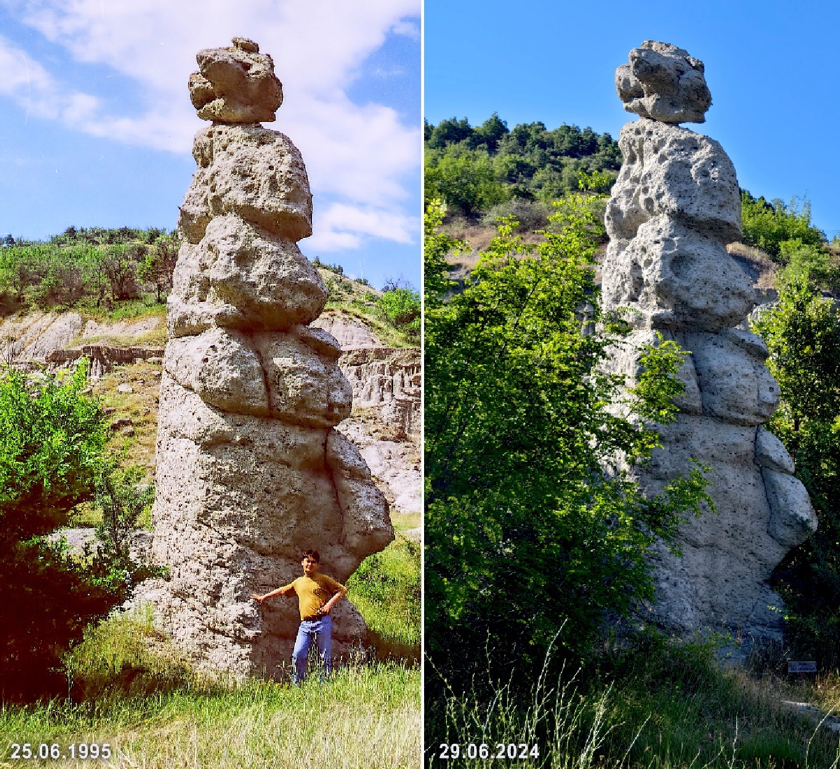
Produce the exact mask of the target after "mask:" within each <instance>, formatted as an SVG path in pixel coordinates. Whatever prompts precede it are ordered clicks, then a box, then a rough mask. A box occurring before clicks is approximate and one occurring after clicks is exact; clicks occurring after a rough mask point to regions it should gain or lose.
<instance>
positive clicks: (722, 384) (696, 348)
mask: <svg viewBox="0 0 840 769" xmlns="http://www.w3.org/2000/svg"><path fill="white" fill-rule="evenodd" d="M703 72H704V68H703V63H702V62H701V61H699V60H698V59H694V58H693V57H691V56H689V55H688V53H687V52H686V51H684V50H682V49H679V48H676V47H674V46H672V45H669V44H667V43H656V42H651V41H647V42H645V43H644V44H643V45H642V47H641V48H640V49H635V50H634V51H632V52H631V53H630V63H629V64H627V65H623V66H622V67H619V69H618V70H617V72H616V86H617V90H618V93H619V97H620V98H621V99H622V101H623V102H624V104H625V109H627V110H628V111H630V112H636V113H637V114H639V115H641V118H640V119H639V120H638V121H637V122H631V123H628V124H627V125H625V126H624V128H623V129H622V131H621V140H620V145H621V150H622V153H623V155H624V165H623V166H622V169H621V173H620V175H619V178H618V180H617V182H616V185H615V187H614V188H613V193H612V197H611V199H610V201H609V205H608V208H607V214H606V226H607V232H608V234H609V236H610V244H609V247H608V250H607V255H606V259H605V261H604V265H603V302H604V308H605V309H606V310H609V311H613V310H620V309H621V308H626V309H625V310H624V312H625V315H626V317H627V318H628V320H629V321H630V322H631V324H632V325H633V328H634V331H633V333H632V335H631V337H630V339H629V344H628V345H627V346H626V347H624V348H622V349H621V350H616V351H615V352H614V355H613V362H612V368H613V370H615V371H619V372H621V373H623V374H625V376H626V377H627V380H626V381H627V385H628V386H632V385H633V384H634V381H635V377H636V375H637V374H638V366H639V364H638V356H639V353H638V351H639V348H640V347H641V346H643V345H645V344H651V343H654V342H655V340H656V334H657V332H658V333H660V334H662V336H663V337H664V338H665V339H672V340H674V341H676V342H677V343H678V344H679V345H680V346H681V347H683V348H684V349H686V350H688V351H690V353H691V354H690V355H689V356H688V358H687V359H686V362H685V365H684V366H683V369H682V371H681V372H680V378H681V379H682V380H683V382H684V383H685V386H686V387H685V392H684V393H683V395H682V396H681V397H680V399H679V400H678V405H679V408H680V413H679V415H678V417H677V421H676V422H675V423H674V424H670V425H664V426H660V427H658V428H657V429H658V430H659V432H660V434H661V436H662V443H663V447H662V448H661V449H659V450H658V451H656V452H655V455H654V458H653V462H652V463H651V466H650V467H649V468H648V469H639V468H636V469H635V470H634V472H635V475H636V477H637V479H638V481H639V483H640V485H641V487H642V488H643V489H645V490H646V491H647V492H648V493H650V494H656V493H658V492H659V491H661V490H662V489H663V487H664V486H665V485H666V484H667V483H668V482H669V481H671V480H673V479H674V478H676V477H677V476H679V475H685V474H687V473H688V472H689V471H690V470H691V468H692V460H698V461H699V462H701V463H703V464H706V465H708V466H709V468H710V471H709V473H708V475H707V478H708V480H709V483H710V485H709V487H708V492H709V494H710V496H711V497H712V499H713V500H714V503H715V507H716V512H715V513H714V514H713V513H710V512H707V513H705V514H704V515H702V516H701V517H700V518H699V519H694V518H692V519H689V520H686V521H684V522H683V524H682V526H681V528H680V533H679V546H680V548H681V550H682V556H681V557H677V556H674V555H673V554H672V553H671V552H670V551H669V550H668V549H667V548H665V547H659V548H658V549H657V550H656V552H655V554H654V562H655V567H656V569H655V577H656V588H657V593H656V603H655V606H654V607H653V616H654V618H655V619H656V620H657V621H658V622H660V623H661V624H663V625H666V626H669V627H671V628H674V629H676V630H678V631H681V632H692V631H696V630H705V629H709V628H710V629H717V630H725V629H739V630H741V631H744V632H746V633H748V634H751V635H753V636H755V637H763V638H775V637H779V634H780V628H781V614H780V612H779V610H778V609H779V607H781V605H782V604H781V600H780V598H779V597H778V596H777V595H775V594H774V593H773V592H772V591H771V589H770V585H769V578H770V575H771V573H772V571H773V569H774V568H775V567H776V565H778V563H779V562H780V561H781V560H782V558H783V557H784V556H785V554H786V553H787V552H788V550H790V548H791V547H793V546H794V545H797V544H799V543H800V542H802V541H804V540H805V538H806V537H807V536H808V535H809V534H810V533H811V532H812V531H814V530H815V529H816V516H815V514H814V511H813V509H812V507H811V504H810V500H809V499H808V495H807V493H806V491H805V489H804V487H803V486H802V484H801V483H800V482H799V481H798V480H797V479H795V478H794V477H793V471H794V467H793V462H792V460H791V458H790V456H789V455H788V454H787V452H786V451H785V449H784V447H783V446H782V444H781V443H780V442H779V440H778V439H777V438H775V437H774V436H773V435H772V434H771V433H769V432H767V430H765V429H764V428H763V427H762V424H763V423H764V422H765V421H766V420H767V419H768V418H769V417H770V415H771V414H772V413H773V411H774V410H775V409H776V407H777V405H778V399H779V388H778V386H777V385H776V382H775V381H774V380H773V378H772V377H771V375H770V373H769V372H768V370H767V367H766V365H765V360H766V358H767V348H766V347H765V345H764V343H763V342H762V340H761V339H760V338H759V337H757V336H755V335H754V334H751V333H750V332H748V331H745V330H743V329H738V328H736V326H738V325H739V324H741V323H742V321H743V320H744V318H745V317H746V316H747V314H748V313H749V312H750V310H751V309H752V308H753V306H754V305H755V291H754V289H753V287H752V284H751V281H750V279H749V277H748V276H747V275H746V273H745V272H744V271H743V270H742V269H741V268H740V267H739V265H738V264H737V263H736V262H735V260H734V259H733V258H732V257H731V256H730V255H729V254H728V253H727V251H726V245H727V243H730V242H732V241H734V240H737V239H738V238H739V236H740V195H739V188H738V182H737V179H736V176H735V169H734V167H733V165H732V162H731V161H730V159H729V158H728V157H727V155H726V153H725V152H724V151H723V148H722V147H721V146H720V145H719V144H718V143H717V142H715V141H714V140H712V139H709V138H707V137H705V136H701V135H698V134H696V133H694V132H692V131H689V130H688V129H686V128H683V127H681V126H680V125H678V123H680V122H683V121H695V122H702V121H703V120H704V117H703V114H704V113H705V111H706V109H708V107H709V105H710V104H711V96H710V95H709V93H708V89H707V87H706V85H705V79H704V77H703ZM771 607H776V609H775V610H774V609H772V608H771Z"/></svg>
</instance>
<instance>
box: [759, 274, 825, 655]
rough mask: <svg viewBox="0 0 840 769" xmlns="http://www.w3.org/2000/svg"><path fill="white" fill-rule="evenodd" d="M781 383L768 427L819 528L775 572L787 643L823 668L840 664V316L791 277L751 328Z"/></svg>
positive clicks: (803, 283)
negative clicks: (787, 459)
mask: <svg viewBox="0 0 840 769" xmlns="http://www.w3.org/2000/svg"><path fill="white" fill-rule="evenodd" d="M753 328H754V330H755V331H756V332H757V333H759V334H760V335H761V336H762V338H763V339H764V341H765V342H766V343H767V347H768V350H769V351H770V357H769V359H768V361H767V365H768V367H769V368H770V371H771V373H772V374H773V376H774V377H775V378H776V381H777V382H778V383H779V389H780V403H779V408H778V410H777V411H776V413H775V414H774V415H773V417H772V418H771V420H770V421H769V422H768V425H767V426H768V427H769V428H770V429H771V430H772V431H773V432H774V433H775V434H776V435H777V436H778V437H779V438H780V439H781V440H782V442H783V443H784V444H785V446H786V447H787V449H788V451H790V453H791V455H792V456H793V457H794V459H795V461H796V475H797V477H798V478H800V480H801V481H802V482H803V483H804V484H805V487H806V488H807V490H808V493H809V494H810V496H811V502H812V503H813V505H814V509H815V511H816V513H817V518H818V520H819V528H818V529H817V532H816V533H815V534H814V535H813V536H812V537H811V538H810V539H809V540H808V541H807V542H805V543H803V544H802V545H800V546H799V547H797V548H794V550H792V551H791V552H790V554H789V555H788V556H787V557H786V558H785V560H784V561H783V562H782V564H780V566H779V567H778V568H777V569H776V573H775V579H776V582H777V588H778V589H779V591H780V592H781V594H782V595H783V597H784V598H785V601H786V602H787V604H788V608H789V615H788V622H789V637H790V638H789V640H791V641H792V643H793V644H794V646H795V648H797V649H798V650H800V651H802V652H803V653H807V654H813V655H815V656H816V657H818V658H820V659H821V660H822V662H823V663H824V664H831V665H836V664H838V662H840V318H838V315H837V310H836V307H835V306H834V302H832V301H831V300H828V299H824V298H823V297H821V296H819V294H817V293H816V292H815V291H814V290H813V288H811V287H809V285H808V283H807V281H806V280H805V279H804V278H802V277H800V278H798V279H795V280H792V281H791V282H790V283H788V284H787V285H786V286H785V287H784V288H783V289H782V291H781V293H780V296H779V305H778V307H776V308H774V309H769V310H765V311H764V312H763V313H761V315H760V316H759V318H758V319H757V321H756V322H755V323H754V324H753Z"/></svg>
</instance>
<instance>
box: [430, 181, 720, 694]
mask: <svg viewBox="0 0 840 769" xmlns="http://www.w3.org/2000/svg"><path fill="white" fill-rule="evenodd" d="M429 217H430V221H429V223H428V224H427V230H426V238H427V240H426V268H425V271H426V291H427V295H426V300H425V307H426V316H425V335H426V336H425V367H426V368H425V382H426V393H425V441H426V444H425V451H426V465H425V467H426V518H425V536H426V572H425V573H426V581H425V590H426V605H427V607H429V609H428V610H427V613H426V617H427V623H426V648H427V650H428V651H429V653H430V655H431V659H432V662H433V663H434V664H435V665H436V666H437V667H438V668H439V669H441V668H444V673H446V672H447V671H448V672H452V670H458V671H459V672H458V677H459V678H460V679H462V680H463V679H464V677H465V676H468V674H469V670H470V669H471V665H472V664H473V663H474V662H476V661H477V660H478V658H479V657H482V658H483V654H482V653H481V650H482V649H483V648H484V647H485V644H487V643H492V644H493V645H494V647H495V649H496V651H495V654H494V658H496V659H497V660H498V662H499V663H500V664H501V665H503V666H506V665H508V662H509V661H508V660H507V659H506V656H505V655H506V652H505V651H503V650H504V649H512V648H514V647H515V648H516V650H517V652H516V656H517V660H518V661H519V662H520V663H522V664H523V665H527V664H528V663H529V662H533V661H534V660H535V659H536V658H537V657H539V656H540V655H541V653H542V652H544V650H545V648H546V646H547V644H549V642H550V641H551V639H552V638H553V637H554V635H555V634H556V633H557V632H558V630H559V629H560V628H561V627H564V628H565V629H564V631H563V638H562V640H563V643H565V644H566V645H567V646H569V647H572V648H577V649H583V648H585V646H586V644H587V642H588V641H589V640H590V639H591V637H592V634H593V633H594V632H595V630H596V628H597V627H598V625H599V623H600V621H601V619H602V618H603V616H604V611H606V610H608V609H610V610H613V611H616V612H618V613H623V614H626V613H627V612H628V611H629V610H630V608H631V606H632V605H633V602H634V601H638V600H640V599H642V598H645V597H649V596H650V594H651V589H652V588H651V581H650V576H649V571H648V566H647V561H646V553H647V550H648V548H649V546H650V545H651V543H652V542H653V541H654V539H655V538H656V537H662V538H664V539H666V540H670V539H671V538H672V536H673V533H674V531H675V527H676V522H677V518H678V515H680V514H682V513H685V512H686V511H687V510H692V511H698V510H699V505H700V503H701V500H702V499H703V498H704V492H703V489H704V484H703V480H702V475H701V473H700V472H699V471H698V472H696V473H694V474H693V475H692V476H691V477H689V478H685V479H682V480H679V481H677V482H676V483H674V484H672V486H671V487H669V488H668V489H667V490H666V491H665V492H664V493H663V494H662V495H661V496H659V497H657V498H654V499H646V498H644V497H643V496H642V495H641V494H640V493H639V492H638V490H637V488H636V487H635V485H634V484H633V483H632V482H630V481H629V480H628V478H627V477H626V475H625V474H624V473H623V472H622V471H621V469H620V468H619V467H618V466H617V465H616V462H615V459H616V457H617V456H618V455H621V456H623V457H624V458H625V460H626V461H628V462H630V463H633V462H636V461H641V462H643V461H645V460H646V458H647V457H649V455H650V452H651V451H652V449H653V448H654V446H656V445H657V443H658V436H657V435H656V433H655V432H654V431H653V430H651V429H648V428H646V427H644V426H643V424H644V421H645V420H649V419H653V418H656V419H659V420H668V419H670V418H671V417H672V415H673V413H674V410H675V409H674V407H673V405H672V403H671V399H672V398H673V397H674V395H675V394H676V393H677V392H679V390H680V389H681V386H680V385H679V383H678V382H677V381H676V379H675V376H674V374H675V372H676V371H677V370H678V368H679V367H680V365H681V361H682V353H681V351H679V350H678V349H677V348H676V347H675V346H674V345H673V344H672V343H662V344H660V345H659V346H657V347H654V348H651V349H649V350H647V352H646V355H645V359H644V364H645V366H646V368H647V371H648V372H649V374H650V375H649V376H647V377H643V378H642V380H641V383H640V385H639V386H638V387H637V388H636V389H635V390H634V391H633V392H632V393H629V394H628V393H625V394H622V392H621V391H620V384H621V382H620V378H619V377H616V376H613V375H610V374H608V373H605V372H604V370H603V369H602V367H601V365H600V364H601V363H602V362H603V361H604V360H605V358H606V356H607V355H608V348H609V347H610V346H611V345H614V344H620V343H621V339H622V336H623V333H624V332H625V331H626V328H625V326H624V325H623V324H622V323H621V322H620V321H618V320H615V319H612V318H609V317H606V316H603V315H602V314H601V312H600V310H599V309H598V301H597V289H596V286H595V283H594V279H593V273H592V270H591V262H592V260H593V257H594V253H595V248H596V245H597V243H598V241H599V239H600V236H601V232H600V229H601V227H602V226H603V225H601V223H600V222H599V221H598V220H597V219H596V218H595V217H594V216H593V215H592V206H591V205H590V203H589V201H588V200H587V199H586V197H585V196H584V195H583V194H580V193H576V194H573V195H569V196H567V197H566V198H565V199H564V210H563V212H562V218H563V222H564V225H563V226H562V227H561V228H560V229H559V231H557V232H548V233H546V234H545V235H544V239H543V241H542V242H541V243H540V244H539V245H537V246H529V245H527V244H525V243H523V242H522V241H521V240H520V239H518V238H517V237H514V236H513V235H512V228H513V226H514V223H512V222H506V223H504V224H503V225H502V226H501V227H500V231H499V236H498V237H497V238H496V239H495V240H493V242H492V243H491V244H490V246H489V247H488V249H487V250H486V251H485V252H484V253H483V254H482V256H481V259H480V261H479V263H478V265H477V267H476V268H475V270H474V271H473V273H472V275H471V279H470V281H469V282H468V283H467V285H466V287H465V288H464V290H463V291H462V292H460V293H457V294H455V295H454V296H453V297H452V298H451V299H449V300H447V301H443V296H442V292H444V291H446V288H447V283H448V279H447V276H446V274H445V273H446V268H445V262H444V261H443V260H442V258H441V255H442V252H444V251H445V250H446V249H448V248H451V247H452V246H453V245H454V243H453V241H452V240H451V239H449V238H447V237H446V236H445V235H442V234H441V233H439V232H437V230H436V228H435V226H434V225H435V223H436V222H438V221H439V220H440V213H439V209H436V208H434V207H432V208H431V209H430V212H429ZM640 420H642V421H640ZM608 468H609V469H608ZM564 619H565V620H566V624H565V626H564V625H563V621H564ZM456 650H458V651H456Z"/></svg>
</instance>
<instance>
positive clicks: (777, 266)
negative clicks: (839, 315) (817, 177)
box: [425, 113, 840, 296]
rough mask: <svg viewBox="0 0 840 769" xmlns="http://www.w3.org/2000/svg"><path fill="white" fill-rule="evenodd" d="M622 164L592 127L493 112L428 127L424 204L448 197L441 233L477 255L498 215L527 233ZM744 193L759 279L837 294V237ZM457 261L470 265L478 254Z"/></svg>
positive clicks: (747, 241) (749, 257)
mask: <svg viewBox="0 0 840 769" xmlns="http://www.w3.org/2000/svg"><path fill="white" fill-rule="evenodd" d="M620 168H621V151H620V150H619V147H618V142H616V141H614V140H613V138H612V137H611V136H610V135H609V134H607V133H604V134H598V133H597V132H596V131H594V130H593V129H591V128H589V127H587V128H583V129H581V128H578V127H577V126H574V125H566V124H564V125H562V126H560V127H558V128H554V129H548V128H547V127H546V126H545V124H544V123H542V122H539V121H538V122H534V123H523V124H519V125H516V126H514V127H513V128H512V129H509V128H508V126H507V123H506V122H505V121H504V120H502V119H501V118H500V117H499V116H498V114H496V113H493V115H491V116H490V117H489V118H488V119H487V120H486V121H485V122H484V123H482V124H481V125H478V126H471V125H470V124H469V122H468V121H467V120H466V119H465V118H464V119H461V120H458V119H456V118H450V119H447V120H442V121H441V122H440V123H438V124H437V125H432V124H430V123H428V122H427V123H426V125H425V183H426V186H425V195H426V203H427V205H428V204H429V203H430V202H431V201H432V200H441V201H442V202H443V203H444V204H445V206H446V215H445V219H444V225H443V228H444V231H446V232H447V234H449V235H451V236H452V237H454V238H458V239H462V240H466V241H468V242H469V246H470V249H469V250H471V251H472V252H473V253H475V252H477V251H481V250H484V249H485V248H486V247H487V246H488V245H489V243H490V240H491V238H492V237H493V235H494V233H495V228H496V222H497V221H498V219H499V218H500V217H506V216H512V217H514V218H515V219H516V221H517V232H518V233H519V234H522V235H525V236H526V237H528V236H529V235H530V234H531V233H533V232H534V231H535V230H541V229H546V228H550V227H551V226H552V225H551V223H550V222H549V216H550V215H551V214H552V212H553V204H554V203H555V202H556V201H558V200H560V199H561V198H562V196H563V195H565V194H567V193H569V192H574V191H576V190H577V189H578V187H579V181H580V178H581V174H583V175H584V176H585V177H586V178H587V187H588V189H589V190H590V191H591V192H593V193H599V192H609V190H610V189H611V187H612V184H613V183H614V181H615V179H616V178H617V176H618V171H619V169H620ZM741 193H742V195H741V197H742V208H741V225H742V229H743V243H742V244H741V246H742V247H741V248H736V249H735V253H736V256H737V257H739V258H740V259H741V260H742V262H746V263H748V264H749V265H750V267H751V268H752V269H753V270H754V271H756V272H757V273H759V275H760V276H761V277H763V282H761V281H760V285H762V287H764V288H768V287H773V286H775V283H776V282H777V281H778V282H779V283H780V284H781V283H784V282H786V281H789V280H790V279H793V278H795V277H797V276H800V275H801V276H804V277H806V279H808V280H810V281H812V283H813V284H814V285H816V286H817V287H818V288H819V289H820V290H823V291H827V292H830V293H832V294H833V295H835V296H840V239H838V238H835V239H834V241H833V242H831V243H829V242H827V240H826V237H825V234H824V233H823V232H822V231H820V230H819V229H818V228H817V227H815V226H814V225H813V223H812V222H811V205H810V203H809V202H808V201H807V200H803V199H800V198H796V197H794V198H792V199H791V200H790V201H789V202H785V201H783V200H779V199H775V200H766V199H765V198H764V197H760V196H759V197H755V196H753V195H752V194H751V193H750V192H749V191H747V190H742V191H741ZM600 213H601V216H603V208H602V209H601V211H600ZM534 242H536V241H534ZM603 242H604V243H605V241H603ZM459 261H460V262H461V264H462V267H464V268H466V269H467V270H469V269H471V268H472V266H473V265H474V263H475V258H471V257H470V256H469V255H463V254H462V255H461V257H460V259H459Z"/></svg>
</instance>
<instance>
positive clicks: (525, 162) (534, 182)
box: [425, 112, 621, 216]
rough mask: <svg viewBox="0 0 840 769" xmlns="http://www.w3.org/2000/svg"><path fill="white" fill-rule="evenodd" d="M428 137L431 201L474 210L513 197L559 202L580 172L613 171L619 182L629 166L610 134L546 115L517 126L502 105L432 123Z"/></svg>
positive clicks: (611, 176)
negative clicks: (482, 114) (480, 115)
mask: <svg viewBox="0 0 840 769" xmlns="http://www.w3.org/2000/svg"><path fill="white" fill-rule="evenodd" d="M425 137H426V151H425V163H426V173H425V179H426V202H427V203H428V202H429V201H431V200H432V199H435V198H440V199H441V200H443V201H444V202H445V203H446V205H447V206H448V207H449V209H450V210H452V211H457V212H460V213H463V214H466V215H468V216H470V215H475V214H476V213H477V212H483V211H487V210H488V209H490V208H492V207H493V206H494V205H497V204H500V203H503V202H504V201H507V200H511V199H522V200H539V201H542V202H549V201H552V200H554V199H556V198H559V197H561V196H562V195H564V194H566V193H567V192H572V191H574V190H576V189H577V181H578V176H579V174H580V172H586V173H593V172H607V173H608V174H609V182H610V183H611V182H612V181H613V180H614V179H615V177H616V175H617V174H618V170H619V168H620V166H621V153H620V151H619V149H618V144H617V143H616V142H615V141H613V139H612V137H611V136H610V135H609V134H606V133H605V134H598V133H596V132H595V131H593V130H592V129H591V128H588V127H587V128H584V129H580V128H578V127H577V126H574V125H565V124H564V125H562V126H560V127H559V128H555V129H553V130H549V129H547V128H546V126H545V124H544V123H542V122H536V123H523V124H520V125H516V126H514V128H513V129H510V130H509V129H508V127H507V123H505V121H503V120H502V119H501V118H500V117H499V116H498V115H497V114H496V113H495V112H494V113H493V114H492V115H491V116H490V117H489V118H488V119H487V120H486V121H485V122H484V123H482V124H481V125H479V126H475V127H473V126H471V125H470V124H469V122H468V121H467V120H466V119H461V120H457V119H456V118H450V119H447V120H442V121H441V122H440V123H439V124H438V125H436V126H433V125H431V124H429V123H426V125H425Z"/></svg>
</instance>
